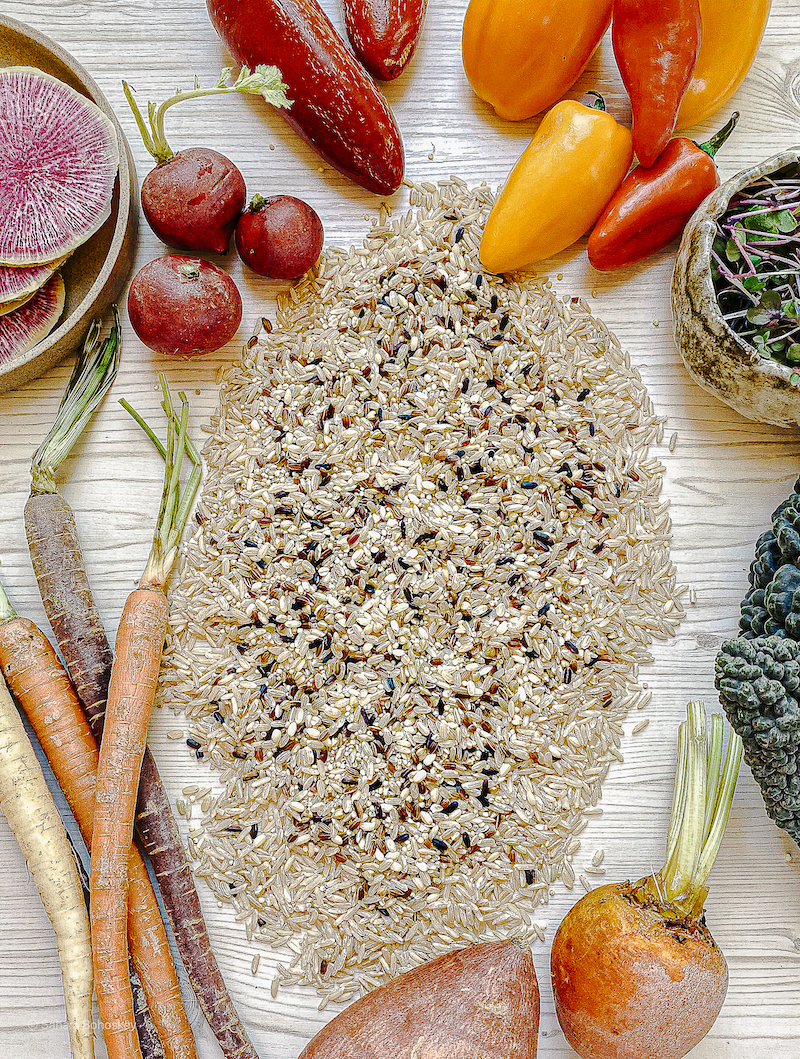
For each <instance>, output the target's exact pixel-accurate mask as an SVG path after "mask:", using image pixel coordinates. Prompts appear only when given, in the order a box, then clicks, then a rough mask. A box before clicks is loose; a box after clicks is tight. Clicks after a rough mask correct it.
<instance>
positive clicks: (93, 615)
mask: <svg viewBox="0 0 800 1059" xmlns="http://www.w3.org/2000/svg"><path fill="white" fill-rule="evenodd" d="M118 338H119V334H118V325H117V326H115V327H114V328H113V329H112V332H111V334H110V335H109V338H108V339H107V340H106V343H105V345H104V346H103V347H101V348H99V349H97V341H96V340H97V333H96V332H92V333H90V335H89V336H88V337H87V342H86V346H85V347H84V352H83V355H82V357H81V358H80V361H79V363H77V364H76V367H75V371H73V373H72V377H71V378H70V381H69V383H68V385H67V389H66V392H65V394H64V398H63V400H62V403H61V406H60V408H59V410H58V413H57V415H56V418H55V421H54V423H53V425H52V426H51V428H50V430H49V432H48V434H47V436H46V437H45V438H44V440H43V441H42V443H41V444H40V445H39V447H38V448H37V450H36V452H35V453H34V455H33V459H32V461H31V495H30V497H29V498H28V502H27V503H26V505H25V532H26V535H27V538H28V547H29V550H30V555H31V562H32V563H33V570H34V573H35V574H36V581H37V584H38V586H39V592H40V594H41V597H42V604H43V605H44V610H45V613H46V614H47V619H48V621H49V622H50V627H51V628H52V630H53V635H54V636H55V641H56V644H57V646H58V649H59V651H60V652H61V657H62V658H63V659H64V664H65V666H66V668H67V672H68V673H69V675H70V678H71V680H72V683H73V685H74V687H75V691H76V693H77V695H78V699H79V700H80V703H81V707H82V709H83V712H84V713H85V714H86V717H87V719H88V721H89V726H90V728H91V730H92V734H93V735H94V737H95V739H96V740H97V742H98V743H100V742H101V741H102V734H103V721H104V719H105V707H106V700H107V698H108V682H109V678H110V676H111V664H112V660H113V655H112V652H111V648H110V646H109V644H108V640H107V639H106V634H105V630H104V629H103V623H102V620H101V618H100V614H99V611H98V609H97V606H96V604H95V601H94V599H93V597H92V591H91V587H90V585H89V579H88V577H87V575H86V567H85V564H84V561H83V556H82V554H81V547H80V541H79V539H78V529H77V526H76V524H75V518H74V515H73V513H72V510H71V509H70V506H69V504H68V503H67V502H66V500H65V499H64V498H63V497H62V496H61V495H60V493H59V492H58V491H57V485H56V472H57V471H58V468H59V467H60V466H61V464H62V462H63V461H64V460H65V459H66V457H67V455H68V453H69V451H70V448H71V446H72V444H73V443H74V441H75V440H76V438H77V437H78V436H79V435H80V433H81V431H82V430H83V428H84V427H85V426H86V424H87V423H88V421H89V419H90V418H91V416H92V415H93V413H94V411H95V409H96V408H97V406H98V405H99V403H100V401H101V400H102V398H103V395H104V393H105V392H106V390H107V388H108V386H109V385H110V382H111V380H112V379H113V376H114V372H115V369H116V355H117V354H118V352H119V350H118V347H117V342H118ZM121 403H122V404H123V405H125V407H126V408H128V410H129V411H130V412H131V413H132V414H133V416H134V418H136V419H137V420H138V419H139V417H138V416H137V415H136V413H135V412H134V411H133V410H132V409H131V408H130V406H128V405H127V402H125V401H123V402H121ZM155 440H156V441H157V439H155ZM156 447H157V448H158V450H159V452H161V453H162V455H163V446H161V443H160V442H158V441H157V446H156ZM136 830H137V833H138V837H139V839H140V841H141V843H142V845H143V847H144V851H145V852H146V854H147V856H148V857H149V860H150V864H151V866H152V868H153V872H154V874H155V879H156V882H157V884H158V887H159V890H160V891H161V896H162V898H163V901H164V908H165V910H166V913H167V916H168V918H169V922H170V925H171V927H172V933H173V936H174V938H175V944H176V946H177V949H178V952H179V954H180V956H181V959H182V960H183V964H184V967H185V968H186V973H187V976H188V978H189V982H190V984H191V986H192V989H193V990H194V993H195V996H196V997H197V1001H198V1004H199V1005H200V1008H201V1010H202V1012H203V1014H204V1015H205V1017H206V1019H207V1021H208V1024H209V1026H210V1027H211V1029H212V1030H213V1032H214V1035H215V1036H216V1038H217V1040H218V1042H219V1045H220V1048H221V1049H222V1051H223V1053H224V1055H225V1057H226V1059H258V1056H257V1054H256V1050H255V1048H254V1047H253V1045H252V1043H251V1041H250V1039H249V1037H248V1035H247V1031H246V1029H245V1027H244V1025H243V1024H242V1021H241V1019H240V1018H239V1015H238V1013H237V1011H236V1009H235V1007H234V1005H233V1001H232V1000H231V997H230V994H229V993H228V990H227V988H226V986H225V982H224V979H223V977H222V973H221V971H220V969H219V965H218V964H217V961H216V958H215V956H214V952H213V950H212V948H211V939H210V938H209V936H208V930H207V928H206V925H205V921H204V919H203V912H202V909H201V907H200V898H199V896H198V893H197V887H196V885H195V882H194V878H193V876H192V871H191V868H190V867H189V863H188V861H187V859H186V852H185V850H184V848H183V845H182V842H181V836H180V832H179V830H178V824H177V822H176V820H175V815H174V813H173V811H172V807H171V805H170V801H169V798H168V797H167V793H166V791H165V790H164V786H163V784H162V782H161V777H160V776H159V774H158V769H157V767H156V763H155V761H154V759H153V755H152V753H151V751H150V749H149V747H146V748H145V752H144V758H143V761H142V772H141V777H140V780H139V800H138V804H137V814H136ZM87 893H88V881H87ZM131 980H132V983H133V985H134V998H135V999H136V989H137V985H136V981H135V978H134V977H132V979H131ZM143 1009H145V1010H146V1004H144V1003H143V1000H142V998H141V996H140V997H138V1000H137V1003H136V1005H135V1010H136V1011H137V1013H139V1043H140V1046H141V1049H142V1052H143V1054H144V1056H145V1059H163V1052H162V1051H161V1050H160V1048H158V1049H155V1048H154V1047H153V1044H152V1042H153V1040H154V1038H155V1034H153V1033H152V1031H150V1032H149V1033H148V1032H147V1029H146V1028H145V1027H144V1026H143V1023H142V1017H141V1012H142V1010H143Z"/></svg>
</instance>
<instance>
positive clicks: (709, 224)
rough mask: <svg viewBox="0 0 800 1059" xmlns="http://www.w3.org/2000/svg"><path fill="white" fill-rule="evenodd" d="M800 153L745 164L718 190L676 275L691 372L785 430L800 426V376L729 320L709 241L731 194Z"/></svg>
mask: <svg viewBox="0 0 800 1059" xmlns="http://www.w3.org/2000/svg"><path fill="white" fill-rule="evenodd" d="M799 158H800V148H791V149H790V150H787V151H784V152H783V153H782V154H778V155H773V157H772V158H767V159H766V160H765V161H764V162H761V163H760V164H759V165H756V166H752V167H751V168H750V169H743V170H742V171H741V172H740V173H737V174H736V176H734V177H732V178H731V179H730V180H727V181H726V182H725V183H724V184H721V185H720V186H719V187H718V188H717V189H716V191H713V192H712V193H711V194H710V195H709V197H708V198H707V199H706V200H705V202H703V203H702V205H700V206H699V207H698V209H697V210H696V211H695V213H694V215H693V216H692V218H691V220H690V221H689V223H688V225H687V226H686V228H685V230H684V233H683V237H682V238H681V243H680V247H679V249H678V256H677V258H676V261H675V270H674V272H673V276H672V319H673V325H674V329H675V341H676V343H677V346H678V350H679V352H680V355H681V358H682V359H683V363H684V364H685V365H686V367H687V369H688V371H689V373H690V374H691V375H692V377H693V378H694V379H695V380H696V382H698V383H699V384H700V386H702V387H703V389H704V390H708V391H709V393H713V394H714V396H715V397H718V398H719V399H720V400H721V401H724V402H725V404H728V405H730V406H731V408H735V409H736V411H737V412H739V413H740V415H743V416H745V417H746V418H747V419H753V420H755V421H757V422H759V423H770V424H772V425H773V426H779V427H796V426H797V425H798V424H800V385H798V384H797V382H796V381H792V377H793V378H794V380H797V378H798V374H800V373H798V372H797V371H796V370H795V369H794V368H790V367H788V366H787V365H785V364H779V363H778V362H777V361H774V360H769V359H767V358H765V357H762V356H760V355H759V353H758V352H757V351H756V350H755V349H754V347H753V346H751V345H750V344H749V343H748V342H746V341H745V340H744V339H742V338H740V337H739V336H738V335H736V334H735V333H734V332H733V331H732V330H731V329H730V328H729V327H728V325H727V324H726V323H725V320H724V319H723V316H722V313H721V312H720V310H719V305H718V304H717V298H716V294H715V292H714V285H713V281H712V279H711V246H712V243H713V242H714V234H715V231H716V222H717V218H718V217H720V216H721V215H722V214H723V213H724V212H725V211H726V209H727V208H728V203H729V202H730V200H731V198H733V196H734V195H735V194H736V193H737V192H738V191H741V190H742V189H743V188H746V187H748V185H750V184H752V183H754V181H756V180H757V179H758V178H759V177H762V176H767V175H769V174H772V173H777V172H778V170H780V169H783V168H784V166H787V165H791V164H793V163H794V164H796V163H797V161H798V159H799Z"/></svg>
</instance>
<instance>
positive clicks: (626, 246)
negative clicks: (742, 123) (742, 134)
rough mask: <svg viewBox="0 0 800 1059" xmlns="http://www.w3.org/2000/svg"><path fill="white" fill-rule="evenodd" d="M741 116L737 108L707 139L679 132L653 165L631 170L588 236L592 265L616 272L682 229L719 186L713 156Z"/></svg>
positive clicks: (673, 236) (654, 249)
mask: <svg viewBox="0 0 800 1059" xmlns="http://www.w3.org/2000/svg"><path fill="white" fill-rule="evenodd" d="M738 120H739V113H738V111H737V112H735V113H734V114H733V116H732V117H731V120H730V121H729V122H728V124H727V125H725V127H724V128H722V129H720V131H719V132H718V133H717V134H716V135H715V136H712V138H711V139H710V140H708V141H707V142H706V143H702V144H697V143H694V141H692V140H688V139H686V138H685V137H684V136H676V137H675V138H674V139H672V140H670V142H669V143H668V144H667V146H666V147H665V149H664V150H663V151H662V152H661V154H660V155H659V157H658V159H657V160H656V163H655V165H652V166H651V167H650V168H649V169H645V168H644V167H643V166H637V167H636V168H635V169H632V170H631V171H630V173H628V175H627V176H626V177H625V179H624V180H623V181H622V183H621V184H620V186H619V187H618V188H617V190H616V191H615V192H614V195H613V196H612V198H611V200H610V202H609V203H608V205H607V206H606V208H605V210H604V211H603V213H602V216H601V217H600V220H599V221H598V222H597V224H596V225H595V227H594V228H593V229H592V233H591V235H590V236H589V242H588V244H587V251H588V254H589V261H590V262H591V264H592V266H593V267H594V268H596V269H598V270H599V271H600V272H612V271H613V270H614V269H617V268H622V267H623V265H630V264H632V263H633V262H634V261H641V260H642V258H645V257H648V256H649V255H650V254H654V253H655V252H656V250H661V248H662V247H665V246H666V245H667V243H670V242H672V240H673V239H675V238H676V237H677V236H679V235H680V234H681V232H682V231H683V229H684V228H685V227H686V222H687V221H688V220H689V218H690V217H691V215H692V214H693V213H694V211H695V210H696V209H697V207H698V206H699V205H700V203H701V202H702V201H703V199H704V198H706V196H707V195H710V194H711V192H712V191H713V190H714V188H716V187H718V186H719V173H718V172H717V167H716V165H715V163H714V161H713V159H714V155H715V154H716V152H717V150H718V149H719V148H720V147H721V146H722V144H723V143H724V142H725V141H726V140H727V138H728V136H729V135H730V134H731V132H732V131H733V129H734V128H735V126H736V122H737V121H738Z"/></svg>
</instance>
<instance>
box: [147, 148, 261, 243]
mask: <svg viewBox="0 0 800 1059" xmlns="http://www.w3.org/2000/svg"><path fill="white" fill-rule="evenodd" d="M245 202H246V191H245V185H244V178H243V176H242V174H241V173H240V172H239V170H238V169H237V168H236V166H235V165H234V164H233V162H232V161H231V160H230V159H229V158H226V157H225V155H224V154H220V153H219V152H218V151H212V150H209V149H208V148H205V147H190V148H189V149H188V150H186V151H179V152H178V153H177V154H174V155H173V156H172V158H170V160H169V161H168V162H162V163H161V164H160V165H157V166H156V168H155V169H151V170H150V172H149V173H148V174H147V176H146V177H145V178H144V180H143V181H142V210H143V211H144V215H145V217H146V218H147V221H148V223H149V224H150V227H151V228H152V229H153V231H154V232H155V233H156V235H157V236H158V238H159V239H161V240H162V241H163V242H165V243H167V244H168V245H169V246H174V247H177V248H178V249H179V250H207V251H210V252H212V253H215V254H224V253H226V251H227V250H228V246H229V245H230V241H231V236H232V235H233V230H234V228H235V227H236V222H237V221H238V219H239V215H240V214H241V212H242V210H243V209H244V205H245Z"/></svg>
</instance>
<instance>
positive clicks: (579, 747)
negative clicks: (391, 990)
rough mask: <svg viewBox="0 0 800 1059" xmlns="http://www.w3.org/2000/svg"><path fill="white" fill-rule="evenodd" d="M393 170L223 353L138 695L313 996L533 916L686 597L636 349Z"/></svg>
mask: <svg viewBox="0 0 800 1059" xmlns="http://www.w3.org/2000/svg"><path fill="white" fill-rule="evenodd" d="M410 198H411V204H412V206H413V207H417V208H416V209H413V210H411V211H409V212H407V213H404V214H402V215H398V216H397V217H396V218H394V219H390V218H389V217H388V215H386V216H381V218H380V221H379V223H376V224H374V225H373V226H372V227H371V228H370V231H369V236H368V239H367V241H366V242H365V245H364V246H363V247H360V248H351V249H350V250H348V251H345V250H339V249H336V248H332V249H329V250H328V251H327V252H326V253H325V255H324V256H323V258H322V259H321V260H320V263H319V267H318V269H317V270H315V272H314V273H312V274H309V275H308V276H306V277H305V278H304V279H302V280H301V281H299V282H298V283H297V284H296V285H294V286H293V287H292V288H291V290H290V291H289V292H287V294H286V295H285V296H284V297H282V298H281V299H280V301H279V304H278V309H277V313H276V316H275V320H276V322H275V326H274V327H273V328H272V330H271V331H268V329H267V328H264V329H263V330H262V331H261V333H260V334H259V336H258V342H257V344H256V345H254V346H253V347H252V348H251V349H247V350H245V351H244V353H243V359H242V361H241V363H240V364H239V365H236V366H232V367H230V368H229V369H228V370H227V372H226V374H225V381H224V385H223V389H222V392H221V397H220V404H219V408H218V409H217V412H216V413H215V415H214V417H213V419H212V422H211V429H210V436H209V440H208V442H207V444H206V447H205V456H206V460H207V465H208V473H207V478H206V481H205V483H204V486H203V492H202V496H201V499H200V501H199V505H198V509H197V527H196V529H195V532H194V535H193V537H192V538H191V540H189V541H188V542H187V543H186V545H185V547H184V549H183V552H182V556H181V560H180V571H179V573H178V574H177V575H176V577H175V578H174V587H173V589H172V592H171V616H170V630H169V633H168V637H167V643H166V648H165V663H164V674H163V680H162V683H161V691H160V701H161V702H163V703H166V704H168V705H169V706H170V707H171V708H172V709H174V710H175V711H176V713H177V714H179V715H182V716H183V717H184V719H185V723H186V726H187V728H188V729H189V730H190V732H191V738H192V739H193V740H195V741H197V742H198V743H199V744H200V747H201V749H202V751H203V752H206V753H207V760H209V761H210V763H211V765H212V767H213V768H214V769H215V770H216V772H217V779H218V782H219V788H220V790H221V791H222V793H221V794H215V797H214V798H213V800H212V802H211V804H210V805H209V807H208V810H207V811H206V812H205V813H204V816H203V819H202V821H201V822H200V823H199V824H197V826H195V827H194V828H193V829H192V832H191V835H190V841H189V845H190V850H191V851H192V855H193V857H194V858H195V861H194V867H195V871H196V873H197V874H198V875H199V876H202V877H203V878H205V879H206V880H207V881H208V884H209V886H210V887H211V888H212V890H213V892H214V894H215V895H216V896H217V897H218V898H219V899H220V900H221V901H227V902H229V903H230V904H231V905H232V906H233V912H234V916H235V919H236V920H237V921H239V922H241V923H242V924H244V929H245V932H246V934H247V936H248V937H251V938H253V939H257V940H260V941H263V942H265V943H266V944H268V945H270V946H271V947H273V948H275V949H278V950H281V951H283V952H284V953H286V952H288V953H289V954H290V956H288V958H289V959H290V969H289V970H286V969H285V968H284V969H281V967H279V968H278V973H277V977H276V979H274V980H273V985H272V987H271V988H272V990H273V994H274V991H275V990H276V989H277V985H276V984H275V983H276V982H280V983H287V984H288V983H294V982H303V983H313V984H315V985H316V987H317V989H318V990H319V992H320V993H321V995H322V996H323V998H325V999H327V1000H330V1001H331V1002H334V1001H337V1000H344V999H348V998H351V997H353V996H356V995H357V994H358V993H359V992H361V991H363V990H365V989H368V988H370V986H371V985H373V984H379V983H380V982H381V981H383V980H385V978H386V977H387V975H389V974H392V975H393V974H397V973H400V972H401V971H403V970H407V969H408V968H410V967H412V966H415V965H417V964H419V963H421V962H423V961H425V960H428V959H430V958H432V957H433V956H435V955H437V954H438V953H440V952H444V951H447V950H448V949H450V948H452V947H453V946H454V945H456V944H469V943H471V942H475V941H478V940H490V939H497V938H504V937H507V936H508V935H509V934H514V935H516V936H518V937H520V938H522V939H523V940H525V939H527V940H529V941H533V940H534V939H536V938H539V937H541V935H542V934H543V931H542V930H541V928H538V927H537V925H536V924H535V921H534V920H533V919H532V915H531V914H532V912H533V910H534V909H535V908H536V906H537V905H538V904H540V903H541V902H543V901H544V902H546V901H547V900H548V897H549V889H550V886H551V885H552V884H553V883H554V882H555V881H556V880H561V881H563V882H564V883H565V884H566V885H569V886H571V885H572V884H573V882H574V880H575V876H574V872H573V869H572V866H571V865H570V863H569V858H570V856H571V854H569V853H568V852H567V850H571V851H575V850H577V848H578V846H577V836H578V835H579V834H580V832H581V831H582V830H583V829H584V827H585V826H586V824H587V822H588V817H589V816H590V815H597V814H598V813H599V812H600V810H599V808H598V807H597V805H596V803H597V800H598V798H599V794H600V784H601V782H602V780H603V778H604V776H605V774H606V772H607V771H608V768H609V762H610V760H613V759H614V758H617V759H621V757H622V755H621V753H620V751H619V750H618V746H619V744H620V741H621V739H622V735H623V722H624V720H625V717H626V715H627V713H628V711H629V710H630V709H632V708H634V707H635V706H636V705H637V704H640V703H641V700H642V698H643V697H644V689H643V687H642V686H641V685H640V684H639V682H638V667H639V665H640V664H641V663H642V662H645V661H648V660H649V658H650V655H649V653H648V650H647V647H648V645H649V644H650V642H651V641H652V639H653V638H654V637H667V636H670V635H673V634H674V632H675V629H676V628H677V625H678V622H679V621H680V619H681V617H682V616H683V610H682V608H681V607H680V605H679V604H678V603H677V599H678V594H679V593H678V589H677V588H676V583H675V571H674V568H673V566H672V563H671V561H670V557H669V519H668V514H667V510H666V505H665V504H663V503H661V502H660V500H659V493H660V488H661V483H662V478H663V468H662V466H661V465H660V464H659V463H658V461H657V460H653V459H649V458H648V446H649V445H650V444H652V443H654V442H656V441H657V440H658V439H659V438H660V437H661V435H662V433H663V421H662V420H661V419H659V418H658V417H657V416H656V415H655V413H654V411H653V408H652V405H651V402H650V400H649V398H648V396H647V393H646V391H645V388H644V385H643V383H642V380H641V378H640V376H639V374H638V373H637V371H636V370H635V369H633V368H632V367H631V365H630V361H629V359H628V357H627V356H626V355H625V353H624V352H623V351H622V350H621V349H620V347H619V344H618V342H617V341H616V339H615V338H614V336H613V335H611V334H610V333H609V332H608V330H607V329H606V328H605V327H604V325H603V324H602V322H601V321H599V320H597V319H596V318H595V317H593V316H592V315H591V314H590V312H589V311H588V309H587V307H586V305H585V304H584V303H583V302H582V301H580V300H577V299H575V300H563V299H562V298H560V297H559V296H558V295H556V294H555V293H554V291H553V290H552V288H551V287H550V285H549V282H547V281H542V280H538V279H531V278H511V279H502V278H500V277H497V276H492V275H488V274H486V273H484V272H483V271H482V269H481V266H480V262H479V261H478V257H477V247H478V245H479V242H480V232H481V230H482V227H483V223H484V221H485V217H486V215H487V213H488V210H489V208H490V206H491V202H492V196H491V193H490V191H489V189H488V187H486V186H485V185H484V186H481V187H478V188H476V189H474V190H471V191H470V190H469V189H468V188H467V186H466V184H465V183H464V182H463V181H461V180H458V179H453V180H450V181H441V182H439V185H438V187H437V186H436V185H434V184H430V185H426V186H424V187H422V188H418V187H412V188H411V193H410ZM457 237H458V241H457V242H456V238H457ZM477 277H480V283H478V282H477ZM256 427H258V429H256ZM220 717H222V718H223V721H222V722H220V720H219V718H220ZM210 748H213V753H212V752H210ZM198 793H199V788H198V787H196V786H195V787H194V788H188V787H187V788H186V789H185V791H184V795H185V796H186V797H193V796H194V797H197V796H198ZM208 794H209V791H208V790H207V789H205V790H204V791H203V793H202V794H200V795H199V797H200V800H201V802H202V801H203V799H204V798H205V797H206V796H207V795H208ZM203 804H207V803H203ZM201 808H202V805H201ZM580 879H581V884H582V885H584V887H586V888H587V889H590V888H591V884H590V883H589V881H588V879H587V878H586V876H585V875H581V876H580ZM323 965H324V967H325V970H324V973H323V971H322V970H321V968H322V967H323Z"/></svg>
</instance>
